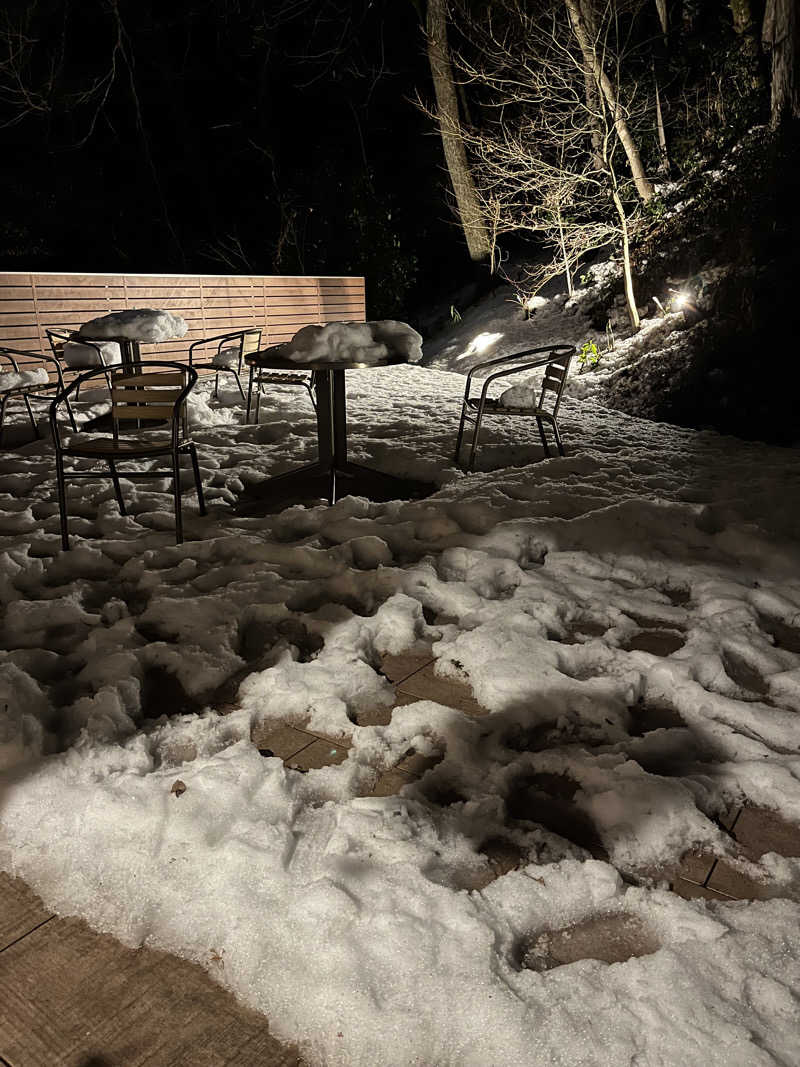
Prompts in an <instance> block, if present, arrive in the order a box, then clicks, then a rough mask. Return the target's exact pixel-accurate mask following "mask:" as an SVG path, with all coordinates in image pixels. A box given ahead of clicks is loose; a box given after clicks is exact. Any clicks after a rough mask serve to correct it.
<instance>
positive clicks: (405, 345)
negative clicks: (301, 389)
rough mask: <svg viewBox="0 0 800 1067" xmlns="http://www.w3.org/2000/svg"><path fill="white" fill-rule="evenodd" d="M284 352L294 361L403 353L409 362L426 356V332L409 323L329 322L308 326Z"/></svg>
mask: <svg viewBox="0 0 800 1067" xmlns="http://www.w3.org/2000/svg"><path fill="white" fill-rule="evenodd" d="M281 355H283V356H285V357H286V358H287V359H290V360H292V361H293V362H294V363H316V362H326V363H330V362H335V363H340V362H341V363H362V364H369V363H373V364H374V363H381V362H383V360H385V359H389V358H391V357H400V358H402V359H404V360H405V361H406V362H407V363H418V362H419V360H420V359H422V335H421V334H419V333H417V331H416V330H414V329H413V328H412V327H411V326H409V325H408V323H405V322H396V321H395V320H394V319H383V320H381V321H379V322H329V323H328V324H327V326H304V327H303V328H302V330H298V331H297V333H296V334H295V335H294V337H293V338H292V339H291V341H289V342H288V344H287V345H285V346H284V348H283V350H282V352H281Z"/></svg>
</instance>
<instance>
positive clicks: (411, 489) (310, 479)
mask: <svg viewBox="0 0 800 1067" xmlns="http://www.w3.org/2000/svg"><path fill="white" fill-rule="evenodd" d="M435 491H436V486H435V485H432V484H430V483H429V482H417V481H412V480H409V479H405V478H396V477H395V476H394V475H393V474H384V472H383V471H378V470H374V469H373V468H372V467H363V466H361V464H360V463H351V462H349V461H345V462H344V463H342V464H340V465H338V466H336V467H328V466H326V465H325V464H322V463H309V464H308V466H305V467H296V468H295V469H294V470H290V471H287V472H286V473H285V474H278V475H276V476H275V477H274V478H268V479H267V480H266V481H264V482H260V483H259V484H258V485H254V486H250V487H248V489H247V490H246V492H245V493H244V494H243V495H242V497H240V501H239V506H238V507H237V509H236V510H237V512H239V513H240V514H244V515H246V514H258V513H262V514H266V513H267V512H269V511H277V510H278V509H282V508H285V507H290V506H291V505H292V504H313V503H314V502H315V501H319V502H323V501H324V502H325V503H327V504H335V503H336V501H337V500H341V499H342V497H345V496H365V497H367V498H368V499H369V500H376V501H386V500H419V499H420V498H422V497H426V496H430V494H431V493H433V492H435Z"/></svg>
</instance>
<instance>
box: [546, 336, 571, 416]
mask: <svg viewBox="0 0 800 1067" xmlns="http://www.w3.org/2000/svg"><path fill="white" fill-rule="evenodd" d="M574 354H575V349H574V348H572V347H571V346H567V345H564V346H562V347H559V348H554V349H553V359H552V360H550V361H549V362H548V363H547V364H546V366H545V368H544V378H543V379H542V391H541V393H540V394H539V407H540V408H544V409H545V410H549V411H550V412H551V414H552V415H556V414H557V412H558V406H559V404H560V403H561V397H562V395H563V393H564V386H565V385H566V384H567V375H568V374H569V365H570V363H571V362H572V357H573V355H574ZM546 403H548V404H550V405H551V406H550V407H549V408H545V404H546Z"/></svg>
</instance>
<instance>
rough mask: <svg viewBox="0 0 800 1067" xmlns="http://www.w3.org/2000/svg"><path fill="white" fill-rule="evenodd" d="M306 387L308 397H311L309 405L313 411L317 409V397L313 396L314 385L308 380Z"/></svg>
mask: <svg viewBox="0 0 800 1067" xmlns="http://www.w3.org/2000/svg"><path fill="white" fill-rule="evenodd" d="M306 389H307V390H308V395H309V397H310V399H311V406H312V408H313V409H314V411H316V410H317V398H316V396H314V386H313V385H312V384H311V382H308V383H307V384H306Z"/></svg>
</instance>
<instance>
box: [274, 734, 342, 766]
mask: <svg viewBox="0 0 800 1067" xmlns="http://www.w3.org/2000/svg"><path fill="white" fill-rule="evenodd" d="M348 751H349V746H347V745H341V744H338V743H337V742H335V741H327V740H322V738H319V739H317V740H316V741H313V742H312V743H311V744H310V745H308V746H307V747H306V748H303V749H301V750H300V752H297V753H296V754H295V755H294V756H292V758H291V759H287V760H286V766H287V767H293V768H295V769H297V770H300V771H310V770H319V768H320V767H332V766H334V765H335V764H337V763H343V762H344V761H345V760H346V759H347V753H348Z"/></svg>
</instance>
